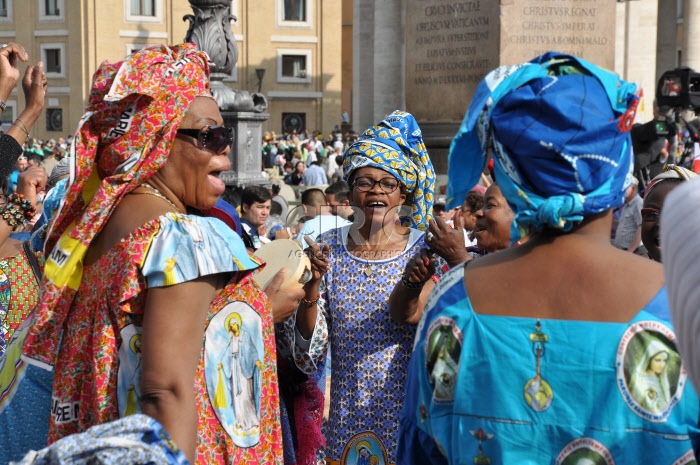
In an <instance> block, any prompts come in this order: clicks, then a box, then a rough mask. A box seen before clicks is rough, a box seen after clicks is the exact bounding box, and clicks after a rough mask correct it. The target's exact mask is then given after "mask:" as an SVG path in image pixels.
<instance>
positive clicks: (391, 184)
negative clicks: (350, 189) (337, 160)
mask: <svg viewBox="0 0 700 465" xmlns="http://www.w3.org/2000/svg"><path fill="white" fill-rule="evenodd" d="M354 184H355V187H357V190H359V191H360V192H369V191H371V190H372V189H374V186H375V184H379V187H381V188H382V190H383V191H384V192H385V193H387V194H391V193H392V192H394V191H395V190H396V188H397V187H399V182H398V181H397V180H396V179H395V178H391V177H386V178H382V179H380V180H379V181H375V180H374V179H372V178H366V177H364V176H363V177H360V178H357V179H355V182H354Z"/></svg>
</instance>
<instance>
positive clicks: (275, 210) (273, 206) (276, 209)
mask: <svg viewBox="0 0 700 465" xmlns="http://www.w3.org/2000/svg"><path fill="white" fill-rule="evenodd" d="M281 214H282V205H280V203H279V202H271V203H270V215H281Z"/></svg>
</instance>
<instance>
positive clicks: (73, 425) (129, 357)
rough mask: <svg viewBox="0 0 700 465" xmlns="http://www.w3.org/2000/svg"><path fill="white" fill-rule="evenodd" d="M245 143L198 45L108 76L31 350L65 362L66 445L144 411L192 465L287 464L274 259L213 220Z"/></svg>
mask: <svg viewBox="0 0 700 465" xmlns="http://www.w3.org/2000/svg"><path fill="white" fill-rule="evenodd" d="M233 137H234V135H233V131H232V130H231V129H229V128H226V127H223V121H222V117H221V114H220V113H219V109H218V105H217V103H216V101H215V100H214V99H213V98H212V96H211V93H210V89H209V63H208V59H207V56H206V54H204V53H202V52H198V51H196V48H195V46H194V45H193V44H184V45H181V46H172V47H166V46H153V47H149V48H145V49H143V50H141V51H139V52H137V53H135V54H133V55H131V56H129V57H127V58H126V59H125V60H124V61H123V62H119V63H116V64H111V63H107V62H105V63H103V64H102V65H101V66H100V67H99V69H98V70H97V72H96V74H95V79H94V81H93V86H92V90H91V94H90V98H89V103H88V112H87V113H86V115H85V116H84V117H83V119H82V120H81V122H80V125H79V127H78V130H77V134H76V138H75V142H74V143H75V144H76V145H75V153H76V162H75V171H74V173H73V178H74V179H75V181H74V183H73V184H72V185H71V186H70V187H69V189H68V192H67V194H66V198H65V205H64V206H63V208H62V209H61V210H60V212H59V213H58V215H57V217H56V218H55V220H54V221H55V222H54V224H53V228H52V229H51V231H50V232H49V234H48V237H47V240H46V251H47V253H48V255H47V257H48V258H47V261H46V268H45V279H44V281H43V283H42V285H43V298H42V300H41V303H40V304H39V307H38V309H37V315H36V320H35V322H34V325H33V326H32V327H31V330H30V333H29V335H28V337H27V341H26V343H25V346H24V348H25V351H24V352H25V356H26V357H27V359H28V360H30V361H34V362H36V363H37V364H40V365H44V366H45V365H53V366H54V367H55V379H54V388H53V394H52V397H53V404H52V405H53V408H52V414H51V418H50V425H49V441H50V442H53V441H56V440H57V439H59V438H61V437H63V436H66V435H69V434H72V433H77V432H82V431H84V430H86V429H87V428H89V427H90V426H92V425H95V424H100V423H104V422H108V421H112V420H115V419H117V418H119V417H123V416H127V415H131V414H134V413H144V414H147V415H150V416H151V417H153V418H155V419H156V420H158V421H159V422H160V423H162V425H163V426H164V427H165V428H166V430H167V431H168V432H169V433H170V434H171V436H172V438H173V439H174V441H175V443H176V445H177V446H178V447H179V448H180V449H181V450H182V451H184V453H185V454H186V456H187V458H188V459H189V460H190V462H192V463H194V462H195V461H196V462H197V463H202V464H210V463H244V462H245V463H260V464H263V463H265V464H267V463H279V462H280V461H281V460H282V443H281V437H280V434H281V433H280V426H279V409H278V402H279V401H278V393H277V376H276V373H275V355H274V351H275V339H274V329H273V324H272V317H271V312H270V302H269V300H268V298H267V297H266V296H265V294H264V293H263V292H262V291H261V290H260V288H259V287H257V285H256V284H255V283H254V281H253V280H252V279H251V272H252V271H253V270H254V269H256V268H257V267H258V266H259V263H258V262H257V261H255V260H254V259H252V258H251V257H250V256H249V255H248V253H247V252H246V250H245V246H244V245H243V242H242V241H241V239H240V238H239V237H238V236H237V235H236V233H235V232H234V231H233V230H231V229H230V228H228V227H227V226H225V224H224V223H223V222H221V221H219V220H215V219H213V218H206V217H202V216H200V215H199V214H198V212H199V211H203V210H207V209H210V208H211V207H213V206H214V204H215V203H216V202H217V199H218V198H219V196H220V195H221V194H222V193H223V192H224V187H225V186H224V183H223V182H222V181H221V180H220V179H219V174H220V173H221V172H222V171H226V170H229V169H230V167H231V165H230V162H229V159H228V153H229V150H230V145H231V143H232V142H233Z"/></svg>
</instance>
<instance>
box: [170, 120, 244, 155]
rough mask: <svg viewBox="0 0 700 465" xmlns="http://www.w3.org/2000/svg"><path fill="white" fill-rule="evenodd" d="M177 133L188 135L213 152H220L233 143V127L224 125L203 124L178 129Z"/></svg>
mask: <svg viewBox="0 0 700 465" xmlns="http://www.w3.org/2000/svg"><path fill="white" fill-rule="evenodd" d="M177 133H178V134H183V135H185V136H190V137H193V138H195V139H197V140H198V141H199V144H200V145H201V146H202V147H204V148H205V149H207V150H209V151H211V152H214V153H222V152H223V151H225V150H226V147H229V146H230V145H231V144H233V138H234V131H233V128H227V127H226V126H205V127H203V128H202V129H178V130H177Z"/></svg>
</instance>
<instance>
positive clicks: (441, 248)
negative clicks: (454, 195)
mask: <svg viewBox="0 0 700 465" xmlns="http://www.w3.org/2000/svg"><path fill="white" fill-rule="evenodd" d="M453 221H454V228H452V227H450V225H448V224H447V223H445V221H444V220H443V219H442V218H433V219H432V220H431V221H430V225H429V226H428V230H429V232H428V235H427V236H426V240H425V243H426V244H428V247H430V250H431V251H432V252H435V253H436V254H438V255H440V256H441V257H442V258H444V259H445V261H446V262H447V263H448V264H449V265H450V267H454V266H456V265H459V264H460V263H464V262H466V261H469V260H470V259H471V257H470V256H469V254H468V253H467V249H466V246H465V244H464V229H463V228H462V212H461V211H457V212H456V213H455V216H454V220H453Z"/></svg>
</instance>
